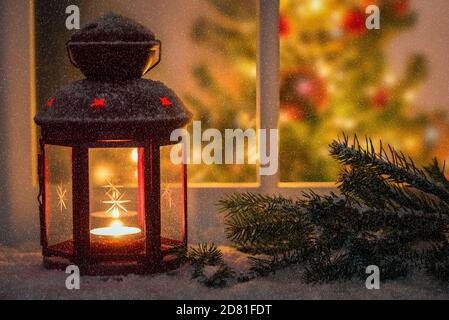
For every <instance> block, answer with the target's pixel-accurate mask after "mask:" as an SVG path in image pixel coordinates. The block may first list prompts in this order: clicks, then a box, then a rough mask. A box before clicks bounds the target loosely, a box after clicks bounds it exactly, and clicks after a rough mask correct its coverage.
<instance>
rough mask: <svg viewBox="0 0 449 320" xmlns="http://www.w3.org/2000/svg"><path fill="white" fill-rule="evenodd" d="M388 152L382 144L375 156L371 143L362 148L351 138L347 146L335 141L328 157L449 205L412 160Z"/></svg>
mask: <svg viewBox="0 0 449 320" xmlns="http://www.w3.org/2000/svg"><path fill="white" fill-rule="evenodd" d="M388 148H389V150H390V152H389V154H387V152H386V151H385V149H384V148H383V147H382V144H381V146H380V148H379V152H376V150H375V148H374V145H373V142H372V141H371V139H366V144H365V147H362V146H361V145H360V142H359V140H358V138H357V136H354V140H353V144H352V145H350V144H349V139H348V137H347V136H344V138H343V141H341V140H334V141H333V142H332V143H331V144H330V154H331V155H332V156H333V157H334V158H335V159H336V160H338V161H339V162H341V163H343V164H345V165H350V166H352V167H353V168H366V169H370V170H374V171H375V172H376V174H377V175H378V176H383V175H384V176H386V177H385V179H388V181H391V182H394V183H397V184H401V183H406V184H408V185H409V186H411V187H414V188H416V189H418V190H420V191H422V192H425V193H430V194H433V195H435V196H437V197H438V198H439V199H441V200H442V201H444V202H446V204H449V192H448V191H446V190H445V189H444V188H442V187H440V186H438V185H437V184H435V182H434V181H432V180H431V179H430V178H429V177H428V176H427V175H426V174H425V173H424V171H423V170H420V169H418V168H417V167H416V166H415V164H414V162H413V160H412V159H411V158H407V157H406V156H405V155H404V154H403V153H401V152H397V151H396V150H394V149H393V148H392V147H391V146H388Z"/></svg>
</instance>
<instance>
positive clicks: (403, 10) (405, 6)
mask: <svg viewBox="0 0 449 320" xmlns="http://www.w3.org/2000/svg"><path fill="white" fill-rule="evenodd" d="M409 11H410V1H409V0H395V1H394V2H393V12H394V14H395V15H396V16H397V17H403V16H405V15H406V14H407V13H408V12H409Z"/></svg>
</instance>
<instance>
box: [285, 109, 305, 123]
mask: <svg viewBox="0 0 449 320" xmlns="http://www.w3.org/2000/svg"><path fill="white" fill-rule="evenodd" d="M303 118H304V111H303V110H302V109H300V108H298V107H297V106H294V105H286V106H282V108H281V110H280V114H279V120H280V121H281V122H292V121H301V120H302V119H303Z"/></svg>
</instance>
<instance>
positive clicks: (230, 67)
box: [35, 0, 257, 182]
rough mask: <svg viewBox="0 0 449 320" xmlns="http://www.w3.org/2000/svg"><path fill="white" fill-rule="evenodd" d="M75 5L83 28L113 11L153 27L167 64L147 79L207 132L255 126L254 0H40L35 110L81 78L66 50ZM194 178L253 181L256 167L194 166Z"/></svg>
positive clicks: (37, 28)
mask: <svg viewBox="0 0 449 320" xmlns="http://www.w3.org/2000/svg"><path fill="white" fill-rule="evenodd" d="M70 4H75V5H78V6H79V8H80V12H81V24H83V23H86V22H88V21H90V20H92V19H94V18H96V17H98V16H99V15H101V14H102V13H104V12H106V11H113V12H115V13H118V14H122V15H124V16H127V17H130V18H132V19H134V20H136V21H137V22H139V23H141V24H143V25H144V26H146V27H148V28H149V29H151V30H152V31H153V32H154V33H155V34H156V36H157V37H158V38H159V39H161V41H162V61H161V64H159V65H158V66H157V68H155V69H154V70H152V71H151V72H149V74H148V75H146V76H145V77H146V78H151V79H155V80H161V81H163V82H164V83H166V84H167V85H168V86H169V87H171V88H172V89H174V91H175V92H176V93H177V94H178V95H179V96H180V97H181V98H182V99H183V101H184V102H185V104H186V105H187V107H188V108H189V109H191V110H192V111H193V113H194V120H201V121H202V130H203V131H204V130H206V129H208V128H216V129H218V130H220V131H221V132H222V133H223V134H224V129H226V128H231V129H232V128H242V129H246V128H255V127H256V35H257V30H256V26H257V23H256V0H247V1H240V0H227V1H215V0H196V1H191V0H170V1H160V0H133V1H121V0H73V1H46V0H36V14H35V16H36V64H37V96H38V106H43V105H45V103H46V101H48V99H49V98H50V97H51V95H52V94H53V93H54V91H55V90H56V89H57V88H59V87H62V86H64V85H67V84H68V83H69V82H70V81H74V80H78V79H81V78H83V76H82V74H81V73H80V72H79V71H78V70H77V69H76V68H74V67H73V66H72V65H70V63H69V60H68V58H67V53H66V48H65V43H66V41H67V40H68V39H69V38H70V36H71V34H72V33H73V32H74V31H69V30H67V29H66V28H65V20H66V18H67V14H66V13H65V8H66V7H67V6H68V5H70ZM189 130H190V131H191V128H190V129H189ZM36 143H37V142H36ZM204 144H207V143H204ZM223 158H224V154H223ZM223 160H224V159H223ZM223 162H224V161H223ZM247 162H248V161H245V163H247ZM189 179H190V181H192V182H240V181H242V182H255V181H257V175H256V165H248V164H246V165H224V164H215V165H205V164H193V165H191V166H190V169H189Z"/></svg>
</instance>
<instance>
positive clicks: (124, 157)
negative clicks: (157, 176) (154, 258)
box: [89, 148, 145, 254]
mask: <svg viewBox="0 0 449 320" xmlns="http://www.w3.org/2000/svg"><path fill="white" fill-rule="evenodd" d="M139 155H140V156H139ZM140 160H143V149H142V148H91V149H89V206H90V233H91V234H90V239H91V250H92V253H93V254H101V253H103V252H104V253H105V254H114V253H117V254H131V253H140V252H142V251H143V250H144V234H145V232H144V213H143V212H144V210H143V165H142V164H141V163H143V162H142V161H140ZM139 164H140V165H139ZM139 168H141V169H142V170H141V169H139ZM139 185H140V186H141V187H142V188H141V189H139ZM139 190H140V192H139ZM114 250H116V251H114Z"/></svg>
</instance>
